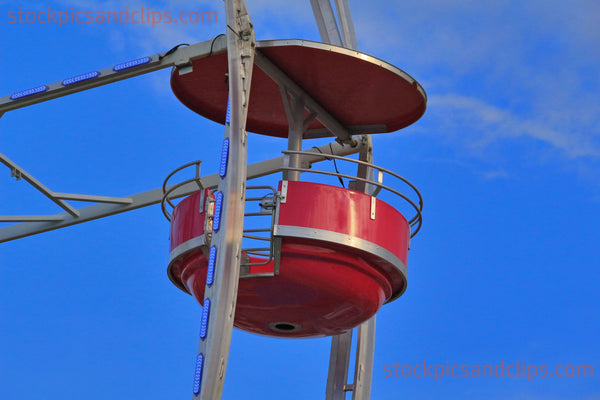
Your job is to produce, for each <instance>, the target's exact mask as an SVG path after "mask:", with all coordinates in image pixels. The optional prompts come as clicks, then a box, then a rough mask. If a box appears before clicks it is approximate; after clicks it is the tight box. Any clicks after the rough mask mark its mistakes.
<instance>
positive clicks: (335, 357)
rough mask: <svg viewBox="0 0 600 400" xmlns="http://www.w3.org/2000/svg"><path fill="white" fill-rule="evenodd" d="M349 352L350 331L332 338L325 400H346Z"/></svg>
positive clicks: (350, 346) (350, 345) (350, 347)
mask: <svg viewBox="0 0 600 400" xmlns="http://www.w3.org/2000/svg"><path fill="white" fill-rule="evenodd" d="M351 350H352V330H349V331H346V332H344V333H340V334H339V335H335V336H332V338H331V353H330V356H329V374H328V376H327V390H326V394H325V400H345V399H346V383H347V382H348V367H349V365H350V351H351Z"/></svg>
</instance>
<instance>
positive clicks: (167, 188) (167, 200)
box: [160, 160, 204, 222]
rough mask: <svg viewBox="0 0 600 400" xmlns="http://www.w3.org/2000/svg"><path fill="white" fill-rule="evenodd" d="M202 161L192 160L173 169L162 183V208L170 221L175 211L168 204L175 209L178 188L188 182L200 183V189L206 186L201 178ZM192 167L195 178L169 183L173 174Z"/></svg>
mask: <svg viewBox="0 0 600 400" xmlns="http://www.w3.org/2000/svg"><path fill="white" fill-rule="evenodd" d="M201 163H202V160H197V161H192V162H189V163H187V164H184V165H182V166H181V167H179V168H177V169H175V170H173V171H172V172H171V173H170V174H169V175H167V177H166V178H165V180H164V182H163V185H162V192H163V196H162V200H161V202H160V209H161V210H162V212H163V214H164V215H165V218H167V219H168V220H169V222H171V219H172V218H173V213H172V212H170V211H169V210H167V205H168V206H170V207H171V210H173V209H174V208H175V204H174V203H173V200H174V198H175V197H176V196H175V195H176V193H177V192H176V191H177V189H179V188H181V187H183V186H185V185H187V184H188V183H194V182H195V183H196V184H197V185H198V190H202V189H204V186H202V182H201V180H200V164H201ZM190 167H195V175H194V177H193V178H189V179H186V180H184V181H181V182H177V183H175V184H172V185H169V181H170V180H171V178H173V176H175V175H176V174H177V173H179V172H181V171H183V170H185V169H187V168H190Z"/></svg>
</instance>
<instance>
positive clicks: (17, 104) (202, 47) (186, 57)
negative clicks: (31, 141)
mask: <svg viewBox="0 0 600 400" xmlns="http://www.w3.org/2000/svg"><path fill="white" fill-rule="evenodd" d="M211 46H212V52H213V53H218V52H222V51H223V50H224V49H225V48H226V42H225V39H224V38H223V39H222V38H215V39H211V40H207V41H205V42H200V43H196V44H193V45H191V46H186V47H180V48H178V49H177V50H174V51H172V52H168V51H167V52H165V53H159V54H154V55H152V56H149V58H150V60H149V62H147V63H145V64H142V65H139V66H136V67H133V68H126V69H120V70H117V71H115V70H114V66H113V67H108V68H104V69H100V70H98V71H96V72H98V76H97V77H95V78H93V79H88V80H82V81H81V82H78V83H76V84H69V85H66V86H65V85H63V81H62V80H61V81H57V82H54V83H49V84H47V85H45V86H46V87H47V89H46V90H45V91H44V92H41V93H37V94H33V95H29V96H24V97H20V98H17V99H15V100H13V99H11V95H8V96H4V97H0V116H1V115H2V114H3V113H4V112H6V111H11V110H16V109H18V108H23V107H27V106H30V105H32V104H36V103H41V102H43V101H47V100H51V99H55V98H58V97H62V96H66V95H69V94H72V93H76V92H81V91H83V90H88V89H92V88H95V87H98V86H102V85H106V84H109V83H113V82H117V81H121V80H124V79H129V78H132V77H134V76H138V75H143V74H147V73H149V72H154V71H158V70H160V69H164V68H169V67H173V66H177V67H188V66H189V65H190V64H191V62H192V60H194V59H196V58H202V57H206V56H208V55H209V54H210V52H211ZM65 78H68V77H65Z"/></svg>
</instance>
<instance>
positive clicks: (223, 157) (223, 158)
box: [219, 138, 229, 178]
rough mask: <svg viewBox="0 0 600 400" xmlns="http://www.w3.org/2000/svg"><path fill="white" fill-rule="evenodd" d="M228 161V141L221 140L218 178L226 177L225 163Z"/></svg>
mask: <svg viewBox="0 0 600 400" xmlns="http://www.w3.org/2000/svg"><path fill="white" fill-rule="evenodd" d="M228 160H229V139H228V138H226V139H225V140H223V147H222V148H221V165H220V167H219V176H220V177H221V178H224V177H225V175H227V161H228Z"/></svg>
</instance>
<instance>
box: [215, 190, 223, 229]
mask: <svg viewBox="0 0 600 400" xmlns="http://www.w3.org/2000/svg"><path fill="white" fill-rule="evenodd" d="M215 198H216V199H217V200H216V202H215V216H214V219H213V231H215V232H217V231H218V230H219V228H220V227H221V211H222V209H223V193H222V192H217V193H215Z"/></svg>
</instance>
